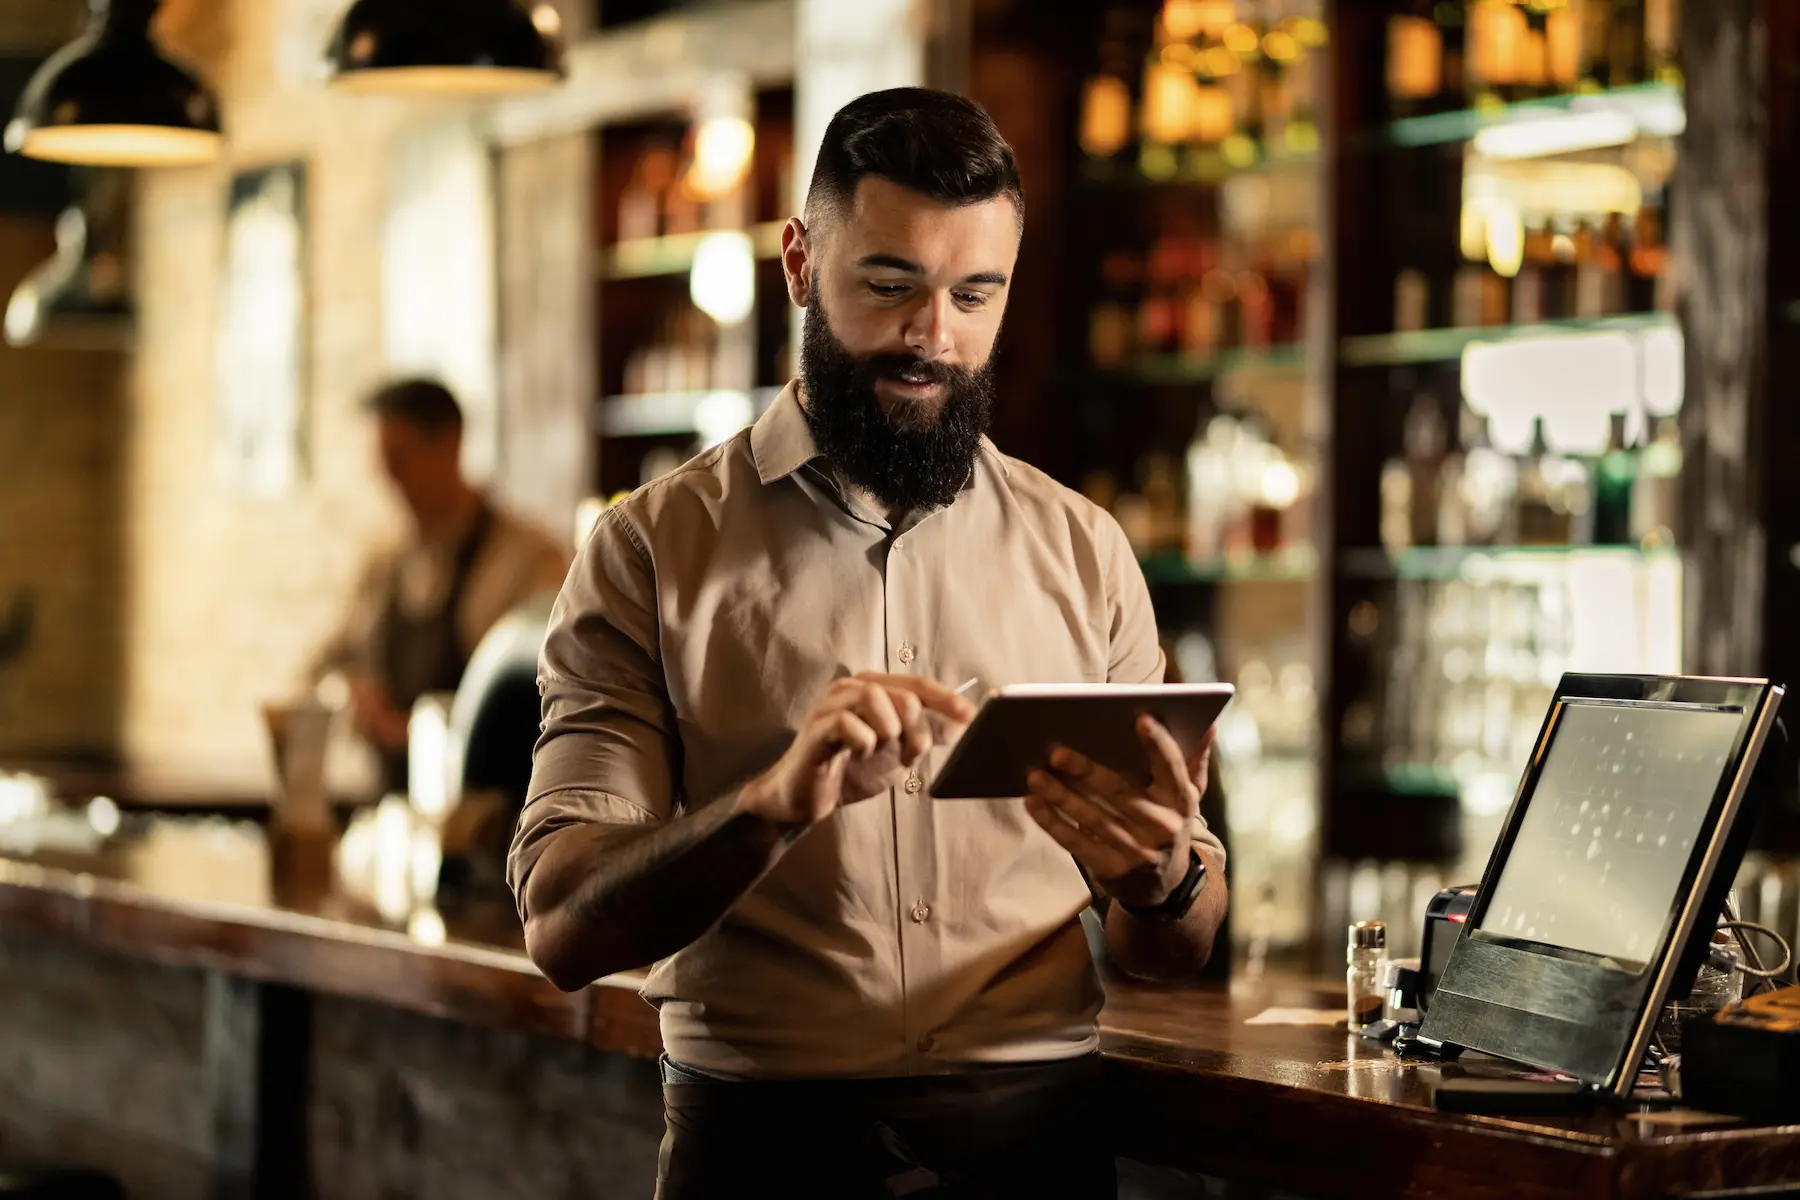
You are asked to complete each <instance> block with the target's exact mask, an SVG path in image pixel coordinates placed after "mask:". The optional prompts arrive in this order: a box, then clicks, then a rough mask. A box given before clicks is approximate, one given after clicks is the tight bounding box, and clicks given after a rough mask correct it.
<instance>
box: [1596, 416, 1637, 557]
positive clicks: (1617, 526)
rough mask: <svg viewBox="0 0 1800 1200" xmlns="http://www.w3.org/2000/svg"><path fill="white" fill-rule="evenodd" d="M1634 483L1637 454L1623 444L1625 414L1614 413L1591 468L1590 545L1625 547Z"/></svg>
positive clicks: (1627, 537)
mask: <svg viewBox="0 0 1800 1200" xmlns="http://www.w3.org/2000/svg"><path fill="white" fill-rule="evenodd" d="M1636 484H1637V455H1635V454H1634V453H1632V450H1631V448H1630V447H1629V446H1627V445H1626V444H1625V414H1624V413H1614V414H1613V416H1612V432H1611V434H1610V436H1609V438H1608V440H1607V444H1606V453H1605V454H1603V455H1601V456H1600V461H1599V463H1598V464H1596V466H1595V468H1594V544H1595V545H1596V546H1626V545H1630V544H1631V543H1632V541H1633V540H1634V539H1633V538H1632V536H1631V501H1632V493H1633V492H1634V491H1635V490H1636Z"/></svg>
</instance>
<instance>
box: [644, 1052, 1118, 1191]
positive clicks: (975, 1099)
mask: <svg viewBox="0 0 1800 1200" xmlns="http://www.w3.org/2000/svg"><path fill="white" fill-rule="evenodd" d="M663 1113H664V1118H665V1121H666V1126H665V1132H664V1134H663V1142H662V1154H661V1158H660V1162H659V1165H658V1170H657V1184H656V1196H657V1200H716V1198H720V1197H740V1196H744V1197H758V1196H782V1197H790V1198H795V1200H799V1198H803V1197H804V1198H808V1200H810V1198H813V1197H817V1198H819V1200H825V1198H827V1197H829V1198H830V1200H886V1198H888V1197H894V1196H910V1197H914V1198H915V1200H977V1198H979V1200H988V1198H989V1197H992V1198H994V1200H1001V1198H1006V1200H1012V1198H1015V1197H1018V1198H1027V1197H1030V1198H1035V1197H1046V1198H1050V1197H1054V1198H1058V1200H1060V1198H1063V1197H1067V1198H1068V1200H1102V1198H1104V1200H1114V1198H1115V1197H1116V1196H1117V1193H1118V1185H1117V1180H1116V1177H1115V1175H1114V1171H1113V1159H1112V1149H1111V1146H1110V1145H1109V1139H1108V1137H1107V1126H1106V1121H1105V1113H1104V1112H1103V1110H1102V1108H1101V1105H1100V1057H1099V1055H1097V1054H1095V1055H1087V1056H1084V1057H1082V1058H1078V1059H1073V1060H1069V1061H1066V1062H1054V1063H1031V1064H1027V1065H1024V1066H1015V1067H984V1068H979V1069H975V1070H971V1071H966V1072H962V1073H959V1074H955V1075H933V1076H921V1077H917V1078H903V1079H845V1080H779V1081H766V1082H765V1081H752V1082H730V1081H725V1080H719V1079H713V1078H710V1077H708V1076H705V1075H701V1074H699V1073H697V1072H694V1071H690V1070H688V1069H687V1068H685V1067H682V1066H681V1065H679V1064H677V1063H673V1062H670V1061H669V1060H668V1059H667V1058H664V1060H663Z"/></svg>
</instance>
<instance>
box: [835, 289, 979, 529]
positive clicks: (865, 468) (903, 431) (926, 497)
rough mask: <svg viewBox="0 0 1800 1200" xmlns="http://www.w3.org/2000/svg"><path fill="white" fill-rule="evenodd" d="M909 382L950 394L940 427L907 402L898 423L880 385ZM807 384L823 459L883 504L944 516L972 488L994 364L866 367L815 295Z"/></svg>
mask: <svg viewBox="0 0 1800 1200" xmlns="http://www.w3.org/2000/svg"><path fill="white" fill-rule="evenodd" d="M903 373H904V374H907V375H910V376H912V377H913V378H914V380H915V381H917V380H918V379H921V378H922V379H924V380H925V381H926V382H929V383H935V384H938V385H941V386H942V387H943V389H944V400H943V402H942V405H941V407H939V408H938V410H937V415H936V416H935V417H932V416H930V415H929V407H928V406H927V405H921V404H917V403H913V402H909V401H900V402H898V403H896V404H895V406H894V409H893V412H892V414H891V415H890V413H889V412H887V411H886V410H884V409H883V408H882V405H881V399H880V397H878V396H877V395H876V394H875V384H876V382H877V381H878V380H881V379H899V378H900V376H901V375H902V374H903ZM800 379H801V383H802V384H803V385H804V387H805V389H806V423H807V425H809V426H810V427H811V428H812V435H813V441H814V442H816V443H817V444H818V447H819V452H820V453H821V454H823V455H824V456H825V457H826V458H827V459H829V460H830V461H831V463H832V465H834V466H835V467H836V468H837V469H838V470H839V471H840V472H842V473H843V475H844V477H845V478H846V479H847V480H849V482H851V483H853V484H855V485H856V486H857V487H860V488H862V489H863V490H865V491H867V492H869V493H870V494H871V495H873V496H874V497H875V498H876V499H877V500H879V501H880V502H881V503H882V504H884V505H886V506H888V507H889V508H891V509H900V510H907V509H926V508H942V507H944V506H946V505H948V504H949V503H950V502H951V501H952V500H954V499H956V494H957V493H958V492H960V491H961V490H962V488H963V485H964V484H966V483H968V481H969V475H970V473H971V472H972V471H973V470H974V469H975V456H976V454H977V453H979V452H980V449H981V435H982V434H983V433H985V432H986V431H987V427H988V418H989V416H990V414H991V412H992V410H993V399H994V362H993V359H992V358H989V359H988V361H987V362H986V363H985V364H983V365H982V366H981V367H979V368H976V369H974V370H971V369H969V368H967V367H955V366H949V365H946V364H944V363H937V362H930V361H928V360H926V359H922V358H918V357H916V356H914V355H911V354H871V355H867V356H862V357H859V356H857V355H855V354H852V353H851V352H850V351H849V349H848V348H846V347H845V345H844V344H843V343H842V342H840V341H838V339H837V335H836V334H834V333H833V332H832V331H831V323H830V322H829V321H828V320H827V319H826V317H825V310H824V308H823V307H822V306H821V305H820V303H819V293H818V290H817V289H816V288H815V289H814V291H813V294H812V298H811V299H810V300H809V301H808V303H807V306H806V328H805V331H804V333H803V335H802V337H801V340H800Z"/></svg>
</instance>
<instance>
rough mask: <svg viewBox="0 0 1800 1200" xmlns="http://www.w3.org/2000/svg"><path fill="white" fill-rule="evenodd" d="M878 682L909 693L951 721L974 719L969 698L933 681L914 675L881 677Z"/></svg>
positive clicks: (973, 710) (973, 711) (973, 706)
mask: <svg viewBox="0 0 1800 1200" xmlns="http://www.w3.org/2000/svg"><path fill="white" fill-rule="evenodd" d="M880 680H881V683H882V684H883V685H884V686H886V687H890V688H899V689H902V690H904V691H908V692H911V693H912V694H913V695H915V696H917V697H918V698H919V702H920V703H921V704H923V705H924V706H925V707H926V708H928V709H930V710H931V711H932V712H936V713H941V714H943V715H944V716H946V717H949V718H950V719H951V720H953V721H964V722H967V721H972V720H974V719H975V705H974V704H973V703H972V702H971V701H970V700H969V698H968V697H967V696H962V695H959V694H957V693H956V692H955V691H954V690H952V689H950V688H947V687H945V686H944V685H943V684H941V683H939V682H938V681H937V680H935V679H923V678H920V677H919V676H916V675H883V676H881V677H880Z"/></svg>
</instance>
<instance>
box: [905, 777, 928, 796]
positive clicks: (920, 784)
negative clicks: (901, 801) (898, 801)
mask: <svg viewBox="0 0 1800 1200" xmlns="http://www.w3.org/2000/svg"><path fill="white" fill-rule="evenodd" d="M924 788H925V781H924V780H923V779H920V778H919V777H918V776H917V775H908V776H907V777H906V794H907V795H909V796H916V795H918V794H919V793H920V792H921V791H923V790H924Z"/></svg>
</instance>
